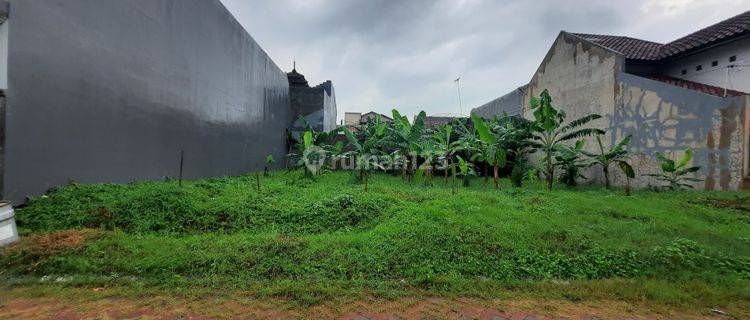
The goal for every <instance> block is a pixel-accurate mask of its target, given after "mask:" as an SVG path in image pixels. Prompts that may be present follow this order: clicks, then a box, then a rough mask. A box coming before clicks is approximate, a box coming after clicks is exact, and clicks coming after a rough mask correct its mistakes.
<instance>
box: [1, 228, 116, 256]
mask: <svg viewBox="0 0 750 320" xmlns="http://www.w3.org/2000/svg"><path fill="white" fill-rule="evenodd" d="M102 235H103V233H102V232H101V231H99V230H95V229H74V230H64V231H55V232H50V233H44V234H33V235H30V236H28V237H22V238H21V241H19V242H17V243H14V244H12V245H10V246H9V247H8V248H7V249H6V250H4V251H3V252H2V254H3V255H10V254H17V253H19V252H22V251H33V252H34V253H35V255H37V256H53V255H56V254H59V253H62V252H65V251H69V250H75V249H78V248H81V247H83V245H84V244H85V243H86V242H87V241H89V240H94V239H98V238H100V237H101V236H102Z"/></svg>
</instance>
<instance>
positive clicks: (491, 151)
mask: <svg viewBox="0 0 750 320" xmlns="http://www.w3.org/2000/svg"><path fill="white" fill-rule="evenodd" d="M471 121H472V122H473V123H474V128H475V129H476V130H477V133H478V135H479V140H481V141H482V144H481V145H480V148H481V149H480V150H479V152H477V153H475V154H474V155H473V156H472V158H471V159H470V160H472V161H474V160H476V159H479V158H481V159H483V160H484V161H485V162H487V164H489V165H491V166H492V171H493V174H492V176H493V181H494V183H495V189H497V188H499V187H500V183H499V179H500V177H499V169H500V168H503V167H505V163H506V152H505V149H503V143H504V142H505V141H504V140H503V139H504V135H503V132H493V131H492V130H491V129H490V125H489V124H488V123H487V121H485V120H484V119H483V118H480V117H479V116H477V115H476V114H473V113H472V114H471Z"/></svg>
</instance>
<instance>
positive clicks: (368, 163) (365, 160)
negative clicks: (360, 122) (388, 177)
mask: <svg viewBox="0 0 750 320" xmlns="http://www.w3.org/2000/svg"><path fill="white" fill-rule="evenodd" d="M385 129H386V124H385V123H383V122H382V121H381V120H380V116H377V117H376V119H375V121H374V122H368V124H367V125H366V127H365V128H364V129H363V130H361V135H362V139H361V141H360V139H358V138H357V136H355V135H354V134H353V133H352V132H351V131H349V129H347V128H344V129H343V130H344V134H346V137H347V139H348V140H349V146H350V147H352V148H353V150H351V151H348V152H345V153H344V156H345V157H349V158H352V159H353V160H354V161H355V164H356V169H357V170H358V171H359V179H360V181H362V182H364V184H365V192H367V185H368V180H369V176H370V173H371V172H372V171H373V170H374V169H383V166H382V165H381V163H380V156H381V155H382V153H383V151H382V149H381V147H382V146H381V145H382V144H383V139H384V137H385Z"/></svg>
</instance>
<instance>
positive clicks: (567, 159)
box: [555, 140, 589, 187]
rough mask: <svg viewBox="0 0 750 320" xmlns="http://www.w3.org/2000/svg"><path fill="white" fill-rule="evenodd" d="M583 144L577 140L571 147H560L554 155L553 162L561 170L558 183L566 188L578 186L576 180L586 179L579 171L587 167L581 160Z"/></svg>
mask: <svg viewBox="0 0 750 320" xmlns="http://www.w3.org/2000/svg"><path fill="white" fill-rule="evenodd" d="M584 144H585V141H584V140H578V141H576V143H575V145H574V146H573V147H569V146H561V147H560V148H559V149H558V152H557V154H556V155H555V161H556V163H557V165H558V166H559V167H560V169H562V174H561V175H560V181H562V182H563V183H565V184H566V185H568V186H571V187H573V186H576V185H578V183H577V180H578V179H586V177H584V176H583V175H582V174H581V170H583V169H585V168H587V167H588V166H589V163H587V162H585V161H584V160H583V153H582V152H581V150H582V148H583V146H584Z"/></svg>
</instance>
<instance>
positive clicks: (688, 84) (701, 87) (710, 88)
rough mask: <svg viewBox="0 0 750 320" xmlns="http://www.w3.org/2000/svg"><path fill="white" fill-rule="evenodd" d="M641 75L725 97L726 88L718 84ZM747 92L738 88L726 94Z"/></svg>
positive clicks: (740, 94)
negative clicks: (712, 84)
mask: <svg viewBox="0 0 750 320" xmlns="http://www.w3.org/2000/svg"><path fill="white" fill-rule="evenodd" d="M640 76H641V77H644V78H648V79H651V80H656V81H660V82H664V83H666V84H670V85H673V86H678V87H681V88H684V89H689V90H694V91H699V92H702V93H705V94H710V95H712V96H717V97H723V96H724V88H720V87H716V86H710V85H707V84H703V83H698V82H693V81H688V80H684V79H678V78H672V77H668V76H663V75H640ZM746 94H747V93H744V92H741V91H736V90H727V92H726V95H727V96H728V97H737V96H743V95H746Z"/></svg>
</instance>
